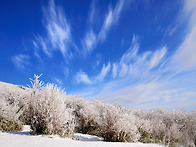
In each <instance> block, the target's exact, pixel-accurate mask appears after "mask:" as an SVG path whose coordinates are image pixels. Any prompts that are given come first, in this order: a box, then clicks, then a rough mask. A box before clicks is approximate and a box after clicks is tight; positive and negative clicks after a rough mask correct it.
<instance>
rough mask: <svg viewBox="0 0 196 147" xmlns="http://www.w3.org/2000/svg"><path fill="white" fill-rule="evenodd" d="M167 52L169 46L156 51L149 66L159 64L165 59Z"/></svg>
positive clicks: (152, 66)
mask: <svg viewBox="0 0 196 147" xmlns="http://www.w3.org/2000/svg"><path fill="white" fill-rule="evenodd" d="M166 52H167V48H166V47H165V46H164V47H163V48H162V49H161V50H157V51H155V53H154V54H153V55H152V57H151V59H150V61H149V65H148V68H149V69H152V68H155V67H156V66H157V65H159V63H160V61H161V60H162V59H163V57H164V56H165V54H166Z"/></svg>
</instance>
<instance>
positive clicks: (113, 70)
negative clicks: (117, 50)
mask: <svg viewBox="0 0 196 147" xmlns="http://www.w3.org/2000/svg"><path fill="white" fill-rule="evenodd" d="M117 70H118V65H117V64H116V63H113V68H112V75H113V78H116V76H117Z"/></svg>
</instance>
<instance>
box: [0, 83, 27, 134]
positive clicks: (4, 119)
mask: <svg viewBox="0 0 196 147" xmlns="http://www.w3.org/2000/svg"><path fill="white" fill-rule="evenodd" d="M27 99H28V89H27V88H25V87H23V89H21V87H19V86H16V85H12V84H7V83H3V82H0V130H5V131H19V130H21V129H22V122H21V121H20V120H19V118H20V117H21V115H22V114H23V113H24V110H25V109H26V106H27V105H26V102H27Z"/></svg>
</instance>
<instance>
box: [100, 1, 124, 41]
mask: <svg viewBox="0 0 196 147" xmlns="http://www.w3.org/2000/svg"><path fill="white" fill-rule="evenodd" d="M124 4H125V1H124V0H120V1H118V3H117V4H116V6H115V8H114V9H111V8H110V9H109V11H108V13H107V15H106V18H105V21H104V23H103V26H102V28H101V30H100V32H99V34H98V40H99V41H100V42H103V41H105V39H106V34H107V32H108V31H109V29H110V28H111V26H112V25H113V24H115V23H116V22H117V21H118V20H119V17H120V14H121V11H122V9H123V6H124Z"/></svg>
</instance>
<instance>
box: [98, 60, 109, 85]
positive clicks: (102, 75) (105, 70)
mask: <svg viewBox="0 0 196 147" xmlns="http://www.w3.org/2000/svg"><path fill="white" fill-rule="evenodd" d="M110 68H111V65H110V62H109V63H108V64H107V65H106V66H105V64H104V65H103V67H102V69H101V72H100V74H99V75H98V76H97V77H96V81H101V82H102V81H103V80H104V78H105V76H106V75H107V74H108V72H109V71H110Z"/></svg>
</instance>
